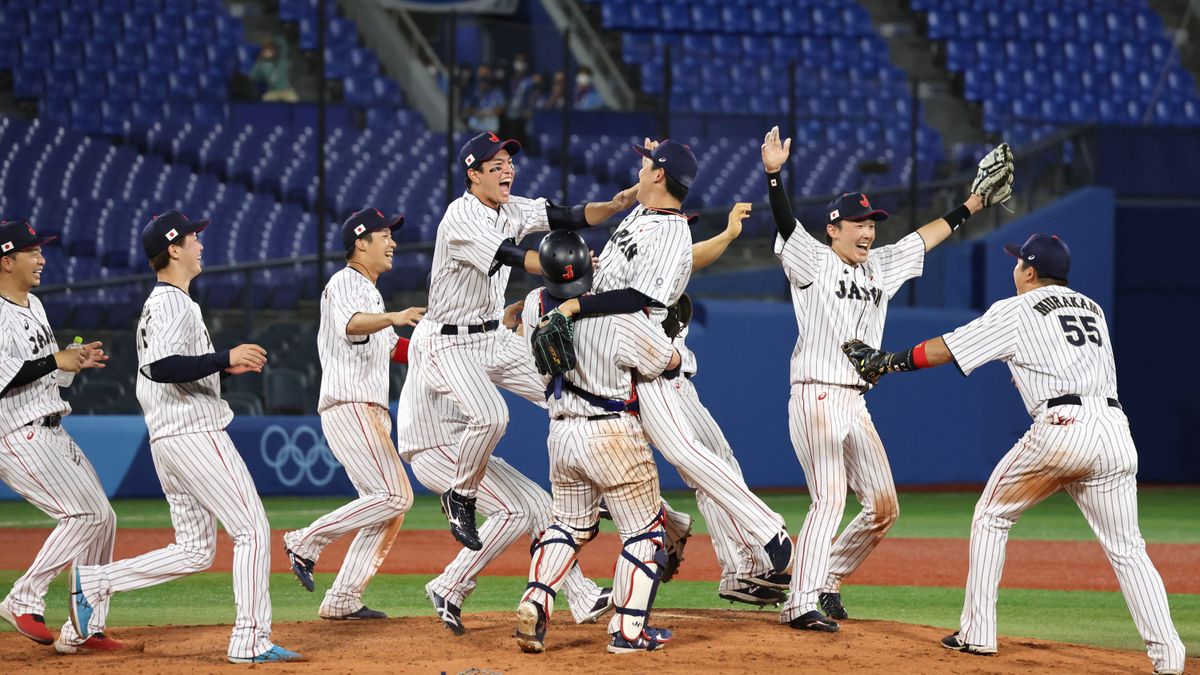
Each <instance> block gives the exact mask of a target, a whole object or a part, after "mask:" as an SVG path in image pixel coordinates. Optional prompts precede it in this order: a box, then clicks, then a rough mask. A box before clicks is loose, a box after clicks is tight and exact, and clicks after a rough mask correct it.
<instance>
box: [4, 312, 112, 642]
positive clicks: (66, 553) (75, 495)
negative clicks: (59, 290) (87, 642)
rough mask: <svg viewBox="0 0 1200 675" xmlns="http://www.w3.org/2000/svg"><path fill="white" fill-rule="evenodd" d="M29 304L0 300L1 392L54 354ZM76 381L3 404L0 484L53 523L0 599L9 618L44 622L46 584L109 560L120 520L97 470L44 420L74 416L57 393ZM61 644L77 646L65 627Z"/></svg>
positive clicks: (51, 377) (50, 379) (19, 392)
mask: <svg viewBox="0 0 1200 675" xmlns="http://www.w3.org/2000/svg"><path fill="white" fill-rule="evenodd" d="M27 297H28V298H29V306H28V307H25V306H21V305H18V304H16V303H14V302H11V301H9V300H8V299H7V298H0V388H3V387H4V386H7V384H8V383H9V382H11V381H12V379H13V377H14V376H16V374H17V372H18V371H19V370H20V369H21V366H22V364H24V363H25V362H26V361H31V360H34V359H40V358H43V357H46V356H50V355H51V354H53V353H54V352H57V351H58V342H57V341H56V340H55V339H54V332H53V331H51V330H50V322H49V321H48V320H47V318H46V312H45V310H43V309H42V303H41V301H39V300H38V299H37V298H36V297H34V296H33V295H32V294H30V295H28V296H27ZM74 377H75V375H74V373H68V372H65V371H61V370H55V371H54V372H52V373H48V374H46V375H44V376H42V377H41V378H39V379H38V380H35V381H34V382H30V383H29V384H26V385H23V386H20V387H14V388H13V389H12V390H11V391H9V392H8V393H7V394H5V395H4V396H3V397H0V479H3V480H4V482H5V483H7V484H8V486H9V487H10V488H12V489H13V491H14V492H16V493H17V494H19V495H21V496H22V497H24V498H25V499H26V500H28V501H29V503H30V504H33V505H34V506H36V507H37V508H39V509H41V510H42V512H43V513H45V514H46V515H48V516H50V517H52V518H54V519H55V520H56V521H58V524H57V525H56V526H55V528H54V530H53V531H52V532H51V533H50V536H48V537H46V541H45V543H43V544H42V548H41V549H40V550H39V551H38V554H37V556H36V557H34V559H33V564H31V565H30V566H29V570H27V571H26V572H25V574H23V575H21V578H19V579H17V581H16V583H14V584H13V587H12V590H11V591H10V592H9V594H8V597H6V598H5V599H4V602H3V607H4V609H5V610H7V611H8V612H9V613H11V614H13V615H21V614H38V615H43V616H44V615H45V613H46V612H45V608H46V601H45V597H46V590H47V589H48V588H49V587H50V582H51V581H53V580H54V577H56V576H58V573H59V572H61V571H62V570H63V569H65V568H66V567H67V566H68V565H69V564H71V562H72V561H75V562H79V563H85V564H103V563H106V562H108V561H110V560H111V559H112V551H113V539H114V537H115V535H116V527H117V525H116V523H117V517H116V515H115V514H114V513H113V510H112V507H111V506H109V503H108V498H107V497H105V494H104V488H103V487H102V486H101V485H100V479H99V478H98V477H97V476H96V471H95V469H93V468H92V465H91V463H90V462H88V460H87V457H85V456H84V455H83V452H82V451H81V450H80V449H79V446H77V445H76V444H75V441H74V440H73V439H72V438H71V436H70V434H68V433H67V431H66V430H65V429H63V428H62V427H61V426H55V427H46V426H43V424H42V422H43V420H44V419H45V418H46V417H47V416H49V415H56V414H57V415H67V414H69V413H70V412H71V406H70V405H69V404H68V403H67V402H66V401H64V400H62V397H61V396H60V395H59V392H58V388H59V387H66V386H70V384H71V382H72V381H73V380H74ZM61 639H62V641H63V642H65V643H67V644H78V643H80V642H82V640H79V639H78V636H76V635H75V629H74V627H73V626H72V625H71V622H70V621H67V622H66V623H65V624H64V626H63V629H62V635H61Z"/></svg>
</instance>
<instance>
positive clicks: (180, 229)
mask: <svg viewBox="0 0 1200 675" xmlns="http://www.w3.org/2000/svg"><path fill="white" fill-rule="evenodd" d="M209 222H211V221H209V220H207V219H205V220H188V217H187V216H185V215H183V214H182V213H180V212H179V211H167V212H166V213H162V214H159V215H157V216H154V217H153V218H151V219H150V222H149V223H146V227H144V228H142V249H143V250H145V251H146V257H147V258H153V257H154V256H156V255H158V254H160V253H162V252H163V251H165V250H167V247H168V246H170V245H171V244H174V243H175V242H177V241H179V240H180V239H183V238H184V237H186V236H187V235H189V234H197V233H200V232H203V231H204V228H206V227H208V224H209Z"/></svg>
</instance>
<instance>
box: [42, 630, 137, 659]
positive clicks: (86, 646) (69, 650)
mask: <svg viewBox="0 0 1200 675" xmlns="http://www.w3.org/2000/svg"><path fill="white" fill-rule="evenodd" d="M122 649H125V643H123V642H117V641H116V640H114V639H112V638H110V637H108V636H106V635H105V634H104V633H93V634H92V636H91V637H90V638H88V639H86V640H84V641H83V642H81V643H79V644H77V645H71V644H67V643H65V642H63V641H62V640H61V639H59V640H55V641H54V651H56V652H58V653H59V654H77V653H79V652H115V651H120V650H122Z"/></svg>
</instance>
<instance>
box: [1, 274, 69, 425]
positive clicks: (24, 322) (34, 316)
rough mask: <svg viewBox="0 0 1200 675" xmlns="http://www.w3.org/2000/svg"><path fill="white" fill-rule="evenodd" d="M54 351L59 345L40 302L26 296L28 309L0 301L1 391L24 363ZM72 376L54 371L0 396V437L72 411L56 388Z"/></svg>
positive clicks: (3, 300)
mask: <svg viewBox="0 0 1200 675" xmlns="http://www.w3.org/2000/svg"><path fill="white" fill-rule="evenodd" d="M57 351H58V342H57V341H56V340H55V339H54V331H52V330H50V321H49V320H48V319H47V318H46V311H45V310H44V309H42V303H41V301H40V300H38V299H37V298H36V297H34V296H33V295H29V306H28V307H22V306H21V305H18V304H16V303H14V302H10V301H8V300H7V299H2V298H0V388H3V387H5V386H7V385H8V383H9V382H12V380H13V378H14V377H16V375H17V372H18V371H20V370H21V366H23V365H25V362H26V361H33V360H34V359H40V358H43V357H46V356H50V355H51V354H53V353H54V352H57ZM74 377H75V374H74V373H67V372H63V371H61V370H55V371H54V372H51V373H47V374H46V375H43V376H42V377H40V378H38V379H36V380H34V381H33V382H30V383H29V384H26V385H23V386H20V387H14V388H13V389H11V390H10V391H9V392H8V393H7V394H5V395H4V396H3V397H0V436H7V435H8V434H10V433H12V432H13V431H15V430H17V429H18V428H20V427H22V426H24V425H26V424H28V423H29V422H31V421H33V420H35V419H38V418H41V417H46V416H47V415H54V414H63V415H65V414H67V413H69V412H71V406H70V405H69V404H68V403H67V402H66V401H64V400H62V396H60V395H59V393H58V388H59V387H66V386H69V385H70V384H71V382H72V381H73V380H74Z"/></svg>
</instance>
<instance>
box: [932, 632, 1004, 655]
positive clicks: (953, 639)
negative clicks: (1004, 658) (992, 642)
mask: <svg viewBox="0 0 1200 675" xmlns="http://www.w3.org/2000/svg"><path fill="white" fill-rule="evenodd" d="M942 646H943V647H945V648H946V649H953V650H954V651H956V652H966V653H968V654H975V655H976V656H994V655H995V654H996V648H995V647H984V646H983V645H969V644H967V643H966V642H963V639H962V636H961V635H959V634H958V631H954V632H953V633H951V634H950V635H947V636H946V637H944V638H942Z"/></svg>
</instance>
